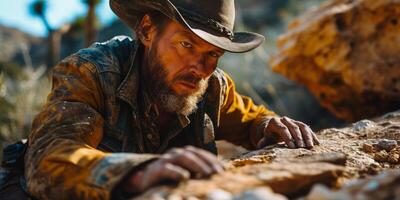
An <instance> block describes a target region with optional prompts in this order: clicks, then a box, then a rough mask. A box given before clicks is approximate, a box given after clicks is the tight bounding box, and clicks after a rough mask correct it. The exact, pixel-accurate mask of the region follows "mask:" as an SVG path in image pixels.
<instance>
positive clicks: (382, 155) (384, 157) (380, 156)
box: [374, 150, 389, 162]
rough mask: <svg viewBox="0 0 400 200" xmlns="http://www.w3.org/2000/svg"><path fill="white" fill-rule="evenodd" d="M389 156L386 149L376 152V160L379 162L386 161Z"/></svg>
mask: <svg viewBox="0 0 400 200" xmlns="http://www.w3.org/2000/svg"><path fill="white" fill-rule="evenodd" d="M388 156H389V155H388V153H387V152H386V151H385V150H382V151H379V152H377V153H375V154H374V160H376V161H378V162H386V161H387V159H388Z"/></svg>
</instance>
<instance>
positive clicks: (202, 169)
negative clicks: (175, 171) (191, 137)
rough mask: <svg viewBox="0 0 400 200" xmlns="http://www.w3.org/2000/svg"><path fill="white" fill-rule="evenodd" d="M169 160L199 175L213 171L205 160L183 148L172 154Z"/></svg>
mask: <svg viewBox="0 0 400 200" xmlns="http://www.w3.org/2000/svg"><path fill="white" fill-rule="evenodd" d="M171 162H172V163H173V164H175V165H178V166H180V167H183V168H185V169H187V170H189V171H191V172H192V173H194V174H196V175H199V176H208V175H211V174H212V173H213V170H212V169H211V167H210V166H208V165H207V163H206V162H204V161H203V160H202V159H201V158H199V157H198V156H197V155H196V154H194V153H192V152H190V151H187V150H183V151H182V153H179V154H176V156H173V157H172V159H171Z"/></svg>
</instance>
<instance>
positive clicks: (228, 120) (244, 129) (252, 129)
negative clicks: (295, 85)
mask: <svg viewBox="0 0 400 200" xmlns="http://www.w3.org/2000/svg"><path fill="white" fill-rule="evenodd" d="M224 76H225V77H224V78H225V79H226V82H227V86H226V91H225V94H224V98H223V103H222V106H221V110H220V125H219V127H218V128H217V132H216V133H217V134H216V139H217V140H227V141H229V142H232V143H234V144H237V145H240V146H243V147H245V148H247V149H255V148H256V145H257V142H258V141H259V140H260V139H261V138H262V136H263V130H264V127H265V125H266V124H267V123H268V121H269V119H270V117H271V116H276V114H275V113H274V112H272V111H270V110H268V109H267V108H265V107H264V106H262V105H255V104H254V102H253V101H252V100H251V98H249V97H247V96H243V95H240V94H239V93H237V92H236V90H235V84H234V82H233V80H232V78H231V77H229V75H228V74H226V73H224Z"/></svg>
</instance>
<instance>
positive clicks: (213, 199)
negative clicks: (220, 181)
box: [207, 189, 233, 200]
mask: <svg viewBox="0 0 400 200" xmlns="http://www.w3.org/2000/svg"><path fill="white" fill-rule="evenodd" d="M232 198H233V196H232V194H231V193H229V192H227V191H225V190H222V189H216V190H213V191H211V192H210V193H209V194H208V197H207V200H232Z"/></svg>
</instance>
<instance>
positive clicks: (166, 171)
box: [138, 160, 190, 191]
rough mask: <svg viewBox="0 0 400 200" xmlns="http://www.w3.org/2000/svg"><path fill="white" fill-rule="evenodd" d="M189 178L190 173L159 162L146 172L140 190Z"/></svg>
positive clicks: (164, 162)
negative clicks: (164, 182)
mask: <svg viewBox="0 0 400 200" xmlns="http://www.w3.org/2000/svg"><path fill="white" fill-rule="evenodd" d="M189 178H190V173H189V171H187V170H185V169H183V168H181V167H179V166H176V165H173V164H171V163H167V162H166V161H164V160H158V161H156V162H154V163H152V164H150V165H149V166H148V167H147V168H146V169H145V170H144V172H143V175H142V176H141V178H140V181H139V183H140V184H139V185H138V189H139V191H144V190H146V189H148V188H150V187H152V186H154V185H156V184H158V183H160V182H162V181H166V180H172V181H181V180H186V179H189Z"/></svg>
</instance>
